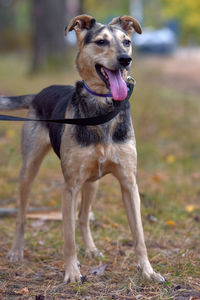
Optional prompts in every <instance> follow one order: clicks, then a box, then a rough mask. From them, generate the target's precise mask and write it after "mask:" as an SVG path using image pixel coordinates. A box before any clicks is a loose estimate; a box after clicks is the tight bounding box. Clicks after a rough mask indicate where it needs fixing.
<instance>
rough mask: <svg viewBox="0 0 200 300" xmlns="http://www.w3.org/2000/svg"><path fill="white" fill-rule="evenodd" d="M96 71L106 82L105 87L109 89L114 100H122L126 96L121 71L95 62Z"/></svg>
mask: <svg viewBox="0 0 200 300" xmlns="http://www.w3.org/2000/svg"><path fill="white" fill-rule="evenodd" d="M95 67H96V72H97V74H98V75H99V77H100V78H101V79H102V80H103V82H104V83H105V84H106V87H107V88H108V89H110V90H111V93H112V96H113V99H114V100H124V99H125V98H126V96H127V86H126V82H125V81H124V79H123V78H122V71H121V70H120V69H118V70H115V71H113V70H109V69H107V68H105V67H103V66H102V65H99V64H96V66H95Z"/></svg>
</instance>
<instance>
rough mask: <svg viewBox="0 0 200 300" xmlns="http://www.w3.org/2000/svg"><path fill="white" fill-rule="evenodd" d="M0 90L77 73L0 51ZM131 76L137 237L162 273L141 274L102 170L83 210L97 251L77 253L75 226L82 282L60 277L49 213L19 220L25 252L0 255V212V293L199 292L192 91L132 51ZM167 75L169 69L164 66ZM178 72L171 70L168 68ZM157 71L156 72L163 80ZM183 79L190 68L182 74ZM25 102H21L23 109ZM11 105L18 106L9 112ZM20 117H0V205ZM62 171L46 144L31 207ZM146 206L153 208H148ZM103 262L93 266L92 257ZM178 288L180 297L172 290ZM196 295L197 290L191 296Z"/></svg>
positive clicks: (55, 226)
mask: <svg viewBox="0 0 200 300" xmlns="http://www.w3.org/2000/svg"><path fill="white" fill-rule="evenodd" d="M0 70H1V72H0V82H1V86H0V92H1V93H4V94H12V95H14V94H23V93H36V92H38V91H39V90H40V89H42V88H43V87H45V86H47V85H50V84H54V83H59V84H65V83H71V84H73V82H74V81H75V80H77V79H78V75H77V74H76V73H75V72H72V69H70V70H67V71H62V72H56V73H50V74H48V73H45V72H44V73H43V74H38V75H37V76H36V75H34V76H33V75H32V76H30V75H28V71H27V70H28V57H25V58H23V59H22V57H20V56H19V55H7V56H0ZM132 73H133V74H134V76H135V78H136V79H137V85H136V87H135V91H134V101H133V102H132V105H131V109H132V115H133V123H134V128H135V134H136V138H137V149H138V176H137V177H138V184H139V188H140V193H141V200H142V216H143V225H144V230H145V239H146V245H147V248H148V253H149V257H150V260H151V262H152V264H153V266H154V268H155V269H156V270H157V271H159V272H161V273H162V274H163V275H164V276H165V277H166V278H167V279H168V281H167V283H166V284H164V285H159V284H155V283H145V282H143V281H142V279H141V277H140V274H139V273H137V268H136V264H135V259H134V252H133V249H132V246H133V242H132V240H131V234H130V231H129V228H128V223H127V219H126V216H125V212H124V208H123V203H122V201H121V194H120V188H119V184H118V183H117V182H116V181H115V179H114V178H113V177H111V176H106V177H105V178H103V179H102V180H101V183H100V189H99V192H98V195H97V201H96V202H95V204H94V207H93V211H94V214H95V220H94V221H92V224H91V225H92V231H93V235H94V239H95V241H96V244H97V246H98V248H99V249H100V250H101V251H103V252H104V254H105V257H104V258H103V259H93V260H89V259H87V258H85V256H84V250H83V243H82V240H81V237H80V232H79V229H78V228H77V243H78V252H79V259H80V261H81V265H82V267H81V270H82V274H83V275H85V276H86V277H87V281H86V282H85V283H84V284H82V285H79V284H68V285H64V284H63V283H62V280H63V276H64V265H63V250H62V248H63V242H62V235H61V223H60V222H59V221H45V222H36V221H35V220H34V221H33V220H27V230H26V234H25V240H26V247H25V260H24V262H23V263H22V264H18V265H12V264H9V263H8V261H7V259H6V254H7V252H8V250H9V248H10V245H11V241H12V236H13V234H14V227H15V219H14V218H1V219H0V295H2V296H1V299H189V298H190V296H191V297H192V296H195V295H198V296H200V279H199V278H200V271H199V270H200V254H199V249H200V235H199V232H200V217H199V216H200V205H199V195H200V185H199V181H200V171H199V166H200V155H199V149H200V131H199V112H200V103H199V99H198V96H197V94H195V93H187V92H186V91H185V88H184V86H185V84H187V85H188V86H189V85H190V82H188V80H187V83H186V81H185V82H184V79H182V81H183V82H182V86H183V88H182V89H180V84H179V88H176V86H175V85H170V84H168V82H167V77H165V74H164V70H163V69H162V65H161V64H160V65H156V66H155V65H154V64H152V63H151V59H150V58H137V59H136V63H135V66H134V70H133V71H132ZM168 76H169V75H168ZM175 80H178V78H175ZM165 81H166V82H165ZM191 81H192V78H191ZM24 113H25V112H22V114H24ZM13 114H19V112H13ZM20 129H21V124H15V125H14V126H13V124H9V123H6V122H4V123H1V124H0V151H1V152H0V153H1V156H0V165H1V168H0V198H1V206H2V207H15V205H16V204H15V203H16V200H17V181H18V179H17V178H18V172H19V168H20V149H19V145H20ZM61 182H62V176H61V172H60V167H59V161H58V159H57V158H56V156H55V154H54V153H53V152H52V153H50V154H49V155H48V156H47V157H46V159H45V161H44V163H43V166H42V168H41V170H40V172H39V176H38V177H37V179H36V181H35V184H34V188H33V192H32V195H31V197H30V206H31V207H51V208H55V207H56V208H59V207H60V186H61ZM152 216H153V217H154V218H152ZM105 263H106V264H107V268H106V272H105V274H104V275H102V276H99V277H98V276H95V275H92V274H90V270H91V268H92V267H94V266H95V267H98V266H101V265H103V264H105ZM178 297H182V298H178ZM194 299H197V298H194Z"/></svg>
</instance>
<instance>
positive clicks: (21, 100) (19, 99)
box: [0, 95, 35, 110]
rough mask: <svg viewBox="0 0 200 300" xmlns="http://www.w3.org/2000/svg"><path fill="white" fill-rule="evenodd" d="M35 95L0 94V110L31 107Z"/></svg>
mask: <svg viewBox="0 0 200 300" xmlns="http://www.w3.org/2000/svg"><path fill="white" fill-rule="evenodd" d="M34 97H35V95H24V96H12V97H7V96H0V110H15V109H24V108H29V106H30V104H31V102H32V101H33V99H34Z"/></svg>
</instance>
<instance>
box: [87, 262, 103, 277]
mask: <svg viewBox="0 0 200 300" xmlns="http://www.w3.org/2000/svg"><path fill="white" fill-rule="evenodd" d="M107 265H108V264H104V265H102V266H100V267H94V268H92V269H91V270H90V271H89V273H90V274H93V275H97V276H101V275H104V273H105V271H106V267H107Z"/></svg>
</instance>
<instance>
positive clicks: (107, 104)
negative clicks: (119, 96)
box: [72, 81, 119, 117]
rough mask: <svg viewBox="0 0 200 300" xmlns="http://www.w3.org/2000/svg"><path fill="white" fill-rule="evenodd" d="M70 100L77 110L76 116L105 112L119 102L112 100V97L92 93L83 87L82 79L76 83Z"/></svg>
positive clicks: (90, 115)
mask: <svg viewBox="0 0 200 300" xmlns="http://www.w3.org/2000/svg"><path fill="white" fill-rule="evenodd" d="M72 102H73V103H74V107H75V109H76V110H77V115H76V117H94V116H96V115H100V114H106V113H109V112H110V111H112V110H113V107H114V106H117V105H118V104H119V103H118V102H117V101H113V99H112V97H101V96H100V97H99V96H94V95H92V94H91V93H89V92H88V91H87V90H86V89H85V88H84V84H83V81H78V82H77V83H76V92H75V95H74V97H73V101H72Z"/></svg>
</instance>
